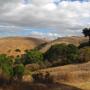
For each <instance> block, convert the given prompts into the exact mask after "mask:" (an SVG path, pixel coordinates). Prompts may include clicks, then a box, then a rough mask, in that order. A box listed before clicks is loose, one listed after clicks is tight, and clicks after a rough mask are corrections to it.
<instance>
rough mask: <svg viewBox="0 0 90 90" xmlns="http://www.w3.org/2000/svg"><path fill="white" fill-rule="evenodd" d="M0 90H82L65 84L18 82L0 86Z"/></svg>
mask: <svg viewBox="0 0 90 90" xmlns="http://www.w3.org/2000/svg"><path fill="white" fill-rule="evenodd" d="M0 90H82V89H79V88H77V87H74V86H70V85H66V84H58V83H52V84H42V83H28V82H21V83H20V82H19V83H13V84H9V85H3V86H2V87H1V86H0Z"/></svg>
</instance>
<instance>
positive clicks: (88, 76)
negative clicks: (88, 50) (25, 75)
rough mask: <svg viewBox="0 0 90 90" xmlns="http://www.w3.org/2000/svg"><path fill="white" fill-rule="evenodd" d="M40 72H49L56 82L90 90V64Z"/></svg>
mask: <svg viewBox="0 0 90 90" xmlns="http://www.w3.org/2000/svg"><path fill="white" fill-rule="evenodd" d="M39 72H42V73H46V72H49V73H50V74H51V75H52V76H53V78H54V81H55V82H59V83H61V82H62V83H63V84H67V85H71V86H75V87H77V88H80V89H81V90H90V62H87V63H82V64H74V65H73V64H71V65H65V66H60V67H55V68H48V69H43V70H39ZM65 90H66V89H65Z"/></svg>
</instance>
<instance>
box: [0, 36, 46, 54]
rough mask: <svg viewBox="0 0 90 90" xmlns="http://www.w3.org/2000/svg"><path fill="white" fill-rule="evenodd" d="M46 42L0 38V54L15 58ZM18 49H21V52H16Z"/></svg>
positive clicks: (23, 38)
mask: <svg viewBox="0 0 90 90" xmlns="http://www.w3.org/2000/svg"><path fill="white" fill-rule="evenodd" d="M44 42H45V41H44V40H41V39H35V38H29V37H7V38H0V54H2V53H4V54H8V55H14V56H16V55H18V54H19V55H20V54H24V50H29V49H33V48H35V47H37V46H38V45H40V44H42V43H44ZM16 49H19V50H20V52H16V51H15V50H16Z"/></svg>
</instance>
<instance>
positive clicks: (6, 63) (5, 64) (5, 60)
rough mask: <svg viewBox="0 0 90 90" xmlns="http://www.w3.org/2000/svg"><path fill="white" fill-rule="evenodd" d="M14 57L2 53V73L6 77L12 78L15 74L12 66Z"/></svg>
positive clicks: (0, 66) (0, 57) (0, 65)
mask: <svg viewBox="0 0 90 90" xmlns="http://www.w3.org/2000/svg"><path fill="white" fill-rule="evenodd" d="M12 64H13V62H12V59H11V58H10V57H9V56H7V55H5V54H1V55H0V68H1V69H2V74H3V76H5V78H11V77H12V76H13V68H12Z"/></svg>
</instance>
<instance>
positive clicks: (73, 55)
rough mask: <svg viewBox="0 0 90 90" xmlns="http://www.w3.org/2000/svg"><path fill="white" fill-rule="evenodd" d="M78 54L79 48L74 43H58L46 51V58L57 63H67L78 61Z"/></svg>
mask: <svg viewBox="0 0 90 90" xmlns="http://www.w3.org/2000/svg"><path fill="white" fill-rule="evenodd" d="M78 54H79V50H78V48H77V47H76V46H75V45H73V44H69V45H65V44H56V45H53V46H51V48H50V49H49V50H48V51H47V52H46V53H45V58H46V59H47V60H48V61H50V62H53V63H54V64H56V65H65V64H70V63H77V62H78ZM56 65H55V66H56Z"/></svg>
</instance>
